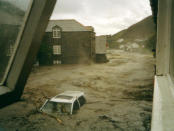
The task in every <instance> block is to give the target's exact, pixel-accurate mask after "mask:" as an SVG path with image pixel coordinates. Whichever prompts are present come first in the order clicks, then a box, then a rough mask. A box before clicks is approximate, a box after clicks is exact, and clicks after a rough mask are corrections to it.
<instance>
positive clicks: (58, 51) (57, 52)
mask: <svg viewBox="0 0 174 131" xmlns="http://www.w3.org/2000/svg"><path fill="white" fill-rule="evenodd" d="M53 54H54V55H60V54H61V46H60V45H53Z"/></svg>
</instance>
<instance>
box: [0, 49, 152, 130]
mask: <svg viewBox="0 0 174 131" xmlns="http://www.w3.org/2000/svg"><path fill="white" fill-rule="evenodd" d="M107 57H108V59H109V60H110V62H108V63H105V64H90V65H60V66H52V67H40V68H38V69H35V70H34V72H32V73H31V75H30V78H29V80H28V83H27V85H26V88H25V92H24V94H23V96H22V99H21V101H19V102H18V103H15V104H13V105H10V106H8V107H6V108H3V109H1V110H0V127H3V128H5V129H6V130H7V131H8V130H19V131H25V130H29V131H30V130H36V131H39V130H43V131H50V130H52V131H54V130H57V131H82V130H83V131H149V130H150V121H151V112H152V95H153V75H154V59H153V58H152V55H151V54H138V53H128V52H123V51H116V50H110V51H108V56H107ZM66 90H78V91H84V92H85V94H86V99H87V103H86V104H85V105H84V106H83V107H82V108H81V109H80V110H79V111H78V112H77V113H76V114H74V115H72V116H67V115H60V116H59V117H58V120H56V119H55V118H53V117H50V116H47V115H44V114H42V113H39V111H38V110H39V108H40V107H41V105H42V104H43V102H44V101H45V100H46V99H48V98H50V97H52V96H54V95H56V94H58V93H61V92H63V91H66Z"/></svg>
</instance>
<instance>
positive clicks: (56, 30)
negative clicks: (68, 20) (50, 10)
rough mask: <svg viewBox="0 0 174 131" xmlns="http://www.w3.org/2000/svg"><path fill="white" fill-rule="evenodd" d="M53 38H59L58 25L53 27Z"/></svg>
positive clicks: (59, 30)
mask: <svg viewBox="0 0 174 131" xmlns="http://www.w3.org/2000/svg"><path fill="white" fill-rule="evenodd" d="M52 32H53V38H61V29H59V28H58V27H53V30H52Z"/></svg>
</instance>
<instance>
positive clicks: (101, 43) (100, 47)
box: [95, 35, 108, 63]
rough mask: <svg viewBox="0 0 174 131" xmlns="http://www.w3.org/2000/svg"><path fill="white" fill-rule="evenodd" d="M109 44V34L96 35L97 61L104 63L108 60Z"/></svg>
mask: <svg viewBox="0 0 174 131" xmlns="http://www.w3.org/2000/svg"><path fill="white" fill-rule="evenodd" d="M107 46H108V44H107V36H105V35H102V36H96V44H95V53H96V54H95V55H96V62H97V63H103V62H107V61H108V60H107V58H106V51H107Z"/></svg>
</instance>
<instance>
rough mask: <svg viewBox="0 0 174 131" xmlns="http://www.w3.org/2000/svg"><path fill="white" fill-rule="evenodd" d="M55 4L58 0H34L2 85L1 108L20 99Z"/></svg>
mask: <svg viewBox="0 0 174 131" xmlns="http://www.w3.org/2000/svg"><path fill="white" fill-rule="evenodd" d="M55 4H56V0H33V2H32V5H31V10H30V12H29V15H28V17H27V18H26V22H25V25H24V27H23V31H21V37H20V38H18V42H19V44H18V47H17V50H16V53H15V55H14V58H13V60H12V61H11V66H10V67H9V71H8V73H7V77H6V78H5V79H4V82H3V84H2V85H1V86H0V108H1V107H3V106H5V105H8V104H11V103H13V102H15V101H17V100H19V99H20V97H21V95H22V93H23V90H24V87H25V84H26V81H27V78H28V76H29V74H30V71H31V69H32V65H33V63H34V61H35V58H36V55H37V52H38V50H39V47H40V44H41V40H42V37H43V35H44V33H45V29H46V27H47V24H48V21H49V18H50V16H51V14H52V11H53V9H54V6H55ZM38 7H39V8H38Z"/></svg>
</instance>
